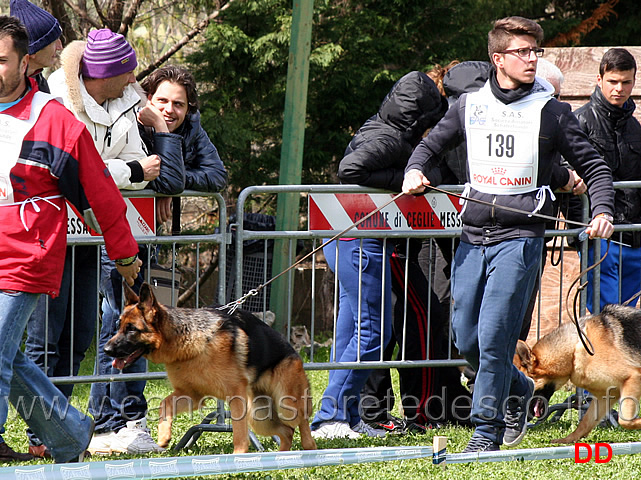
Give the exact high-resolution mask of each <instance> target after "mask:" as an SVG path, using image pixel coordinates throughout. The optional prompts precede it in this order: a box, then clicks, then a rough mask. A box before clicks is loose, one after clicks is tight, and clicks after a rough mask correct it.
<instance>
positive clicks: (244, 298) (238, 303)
mask: <svg viewBox="0 0 641 480" xmlns="http://www.w3.org/2000/svg"><path fill="white" fill-rule="evenodd" d="M427 188H429V189H431V190H434V191H435V192H439V193H444V194H446V195H449V196H453V197H455V198H459V199H461V200H464V201H471V202H474V203H478V204H481V205H486V206H488V207H492V208H498V209H500V210H506V211H509V212H514V213H520V214H523V215H528V216H531V217H537V218H541V219H543V220H550V221H559V222H564V223H566V224H573V225H577V226H579V227H588V226H589V224H586V223H583V222H577V221H574V220H567V219H564V218H559V217H553V216H551V215H544V214H542V213H532V212H528V211H525V210H520V209H518V208H514V207H508V206H505V205H496V204H493V203H490V202H486V201H483V200H479V199H477V198H471V197H466V196H464V195H460V194H457V193H452V192H448V191H447V190H443V189H440V188H438V187H434V186H432V185H428V186H427ZM403 195H405V194H404V193H403V192H401V193H398V194H396V195H394V196H393V197H392V198H391V199H390V200H389V201H388V202H387V203H385V204H383V205H381V206H379V207H377V208H376V209H374V210H373V211H372V212H370V213H369V214H367V215H366V216H364V217H363V218H361V219H360V220H358V221H357V222H354V223H352V224H351V225H350V226H349V227H347V228H346V229H345V230H343V231H342V232H340V233H337V234H336V235H334V236H333V237H332V238H330V239H329V240H327V241H326V242H324V243H322V244H321V245H319V246H318V247H316V248H315V249H313V250H312V251H311V252H309V253H308V254H307V255H305V256H304V257H302V258H301V259H299V260H298V261H296V262H295V263H293V264H292V265H290V266H289V267H287V268H286V269H285V270H283V271H282V272H280V273H279V274H278V275H276V276H274V277H272V278H270V279H269V280H267V281H266V282H265V283H262V284H260V285H259V286H258V287H256V288H252V289H251V290H249V291H248V292H247V293H246V294H245V295H243V296H242V297H240V298H238V299H237V300H233V301H231V302H229V303H227V304H225V305H221V306H220V307H218V310H227V311H228V313H229V314H230V315H231V314H233V313H234V312H235V311H236V310H237V309H238V308H239V307H240V306H241V305H242V304H243V303H245V302H246V301H247V299H248V298H249V297H253V296H256V295H258V293H260V291H261V290H262V289H263V288H265V287H266V286H268V285H269V284H270V283H272V282H273V281H274V280H276V279H278V278H280V277H281V276H283V275H285V274H286V273H287V272H289V271H290V270H291V269H292V268H294V267H296V266H297V265H300V264H301V263H302V262H304V261H305V260H307V259H308V258H309V257H311V256H312V255H314V254H315V253H316V252H318V251H319V250H320V249H321V248H323V247H324V246H325V245H327V244H329V243H331V242H333V241H334V240H336V239H337V238H340V237H342V236H343V235H344V234H346V233H347V232H349V231H350V230H352V229H353V228H355V227H358V226H359V225H360V224H361V223H363V222H364V221H365V220H367V219H368V218H371V217H372V216H373V215H376V214H377V213H378V212H379V211H381V210H382V209H383V208H385V207H387V206H388V205H390V204H392V203H394V202H395V201H396V200H397V199H399V198H400V197H401V196H403ZM608 245H609V243H608ZM605 255H607V251H606V253H605ZM605 255H604V256H603V258H605ZM603 258H602V259H601V261H603ZM601 261H600V262H599V263H601ZM597 265H598V264H597ZM595 266H596V265H595ZM592 268H594V266H593V267H592ZM586 272H587V270H586ZM584 273H585V272H582V273H580V274H579V278H580V277H581V275H583V274H584ZM575 323H576V325H577V328H579V327H578V322H575ZM588 351H589V350H588Z"/></svg>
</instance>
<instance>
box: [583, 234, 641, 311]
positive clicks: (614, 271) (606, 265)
mask: <svg viewBox="0 0 641 480" xmlns="http://www.w3.org/2000/svg"><path fill="white" fill-rule="evenodd" d="M614 237H618V235H615V236H614ZM600 242H601V252H600V253H601V256H603V255H604V254H605V251H606V249H607V248H608V242H607V240H603V239H601V240H600ZM619 255H621V273H620V274H619ZM597 260H598V259H597ZM590 265H594V248H593V247H592V245H590V248H589V249H588V266H590ZM600 267H601V281H600V283H599V288H600V291H601V301H600V305H601V308H603V307H605V306H606V305H607V304H608V303H624V302H626V301H627V300H629V299H630V298H632V297H633V296H634V295H636V294H637V293H639V290H641V248H632V247H624V246H620V245H617V244H616V243H610V250H609V251H608V254H607V256H606V257H605V258H604V259H603V261H602V262H601V265H600ZM619 283H620V284H621V298H619ZM586 291H587V302H586V307H587V309H588V310H589V311H590V312H592V313H595V312H594V310H593V309H592V305H593V295H594V270H590V271H589V272H588V288H587V290H586ZM638 301H639V299H638V298H636V299H635V300H633V301H632V302H630V306H631V307H636V305H637V302H638Z"/></svg>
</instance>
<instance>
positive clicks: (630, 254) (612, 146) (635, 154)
mask: <svg viewBox="0 0 641 480" xmlns="http://www.w3.org/2000/svg"><path fill="white" fill-rule="evenodd" d="M636 73H637V64H636V61H635V60H634V57H633V56H632V54H631V53H630V52H628V51H627V50H626V49H624V48H612V49H610V50H608V51H607V52H606V53H605V54H604V55H603V58H602V59H601V64H600V65H599V74H598V75H597V86H596V88H595V89H594V93H593V94H592V96H591V97H590V101H589V102H588V103H587V104H585V105H584V106H582V107H581V108H579V109H578V110H577V111H576V116H577V118H578V119H579V124H580V125H581V129H582V130H583V131H584V132H585V134H586V135H587V136H588V139H589V140H590V143H591V144H592V145H594V148H596V149H597V151H598V152H599V153H600V154H601V155H603V158H604V159H605V161H606V162H607V163H608V165H609V166H610V169H611V170H612V177H613V179H614V181H626V180H627V181H631V180H641V125H640V124H639V122H638V120H637V119H636V118H634V116H633V115H632V114H633V113H634V109H635V104H634V101H633V100H632V99H631V98H630V96H631V94H632V89H633V88H634V77H635V75H636ZM614 223H615V225H616V224H625V223H641V190H639V189H636V188H623V189H617V190H616V192H615V197H614ZM622 240H623V243H625V244H627V245H630V247H627V246H620V245H615V244H612V245H610V251H609V253H608V255H607V256H606V257H605V259H604V260H603V262H602V263H601V282H600V289H601V302H600V305H601V308H603V306H605V305H606V304H607V303H622V302H625V301H626V300H628V299H630V298H631V297H632V296H634V295H635V294H636V293H637V292H638V291H639V290H640V289H641V274H640V273H639V272H640V271H641V235H639V232H626V233H623V235H622ZM606 248H607V246H606V243H605V241H602V242H601V254H603V252H605V250H606ZM619 255H622V260H621V264H620V265H619ZM593 258H594V254H593V245H591V246H590V248H589V252H588V262H589V263H590V264H592V263H594V260H593ZM592 278H593V272H592V271H590V272H589V273H588V289H587V293H588V298H587V308H588V310H590V311H591V312H594V311H595V310H593V306H592V301H593V298H592V294H593V290H594V289H593V283H592V282H593V279H592ZM619 285H620V286H621V296H619ZM637 301H638V300H635V301H634V303H633V306H634V305H636V303H637Z"/></svg>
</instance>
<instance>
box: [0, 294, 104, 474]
mask: <svg viewBox="0 0 641 480" xmlns="http://www.w3.org/2000/svg"><path fill="white" fill-rule="evenodd" d="M39 297H40V294H35V293H25V292H13V291H8V290H0V434H1V433H4V431H5V430H4V425H5V422H6V421H7V416H8V412H9V404H8V402H7V399H9V401H10V402H11V403H12V404H13V405H14V407H16V410H17V411H18V413H19V414H20V416H22V418H24V420H25V421H26V423H27V425H28V426H29V428H31V429H32V430H33V431H34V433H35V434H36V435H38V437H40V438H41V439H42V441H43V442H45V444H46V445H47V446H48V447H49V450H50V451H51V455H52V456H53V458H54V459H55V460H56V461H57V462H66V461H69V460H71V459H73V458H75V457H77V456H78V455H79V454H80V453H81V452H83V451H84V449H85V448H86V447H87V445H88V444H89V440H90V439H91V434H92V431H91V422H92V420H91V418H90V417H88V416H86V415H84V414H82V413H81V412H79V411H78V410H76V409H75V408H73V407H72V406H70V405H69V403H68V402H67V400H66V399H65V398H64V396H63V395H61V393H60V390H58V389H57V388H56V386H55V385H54V384H53V383H51V380H50V379H49V378H48V377H47V376H46V375H45V373H44V372H43V371H42V370H41V369H40V368H39V367H38V366H37V365H36V364H35V363H33V361H32V360H30V359H29V358H28V357H27V356H26V355H25V354H24V353H22V351H21V350H20V344H21V343H22V336H23V334H24V332H25V328H26V327H27V321H28V320H29V317H30V316H31V314H32V313H33V310H34V309H35V307H36V303H37V302H38V298H39Z"/></svg>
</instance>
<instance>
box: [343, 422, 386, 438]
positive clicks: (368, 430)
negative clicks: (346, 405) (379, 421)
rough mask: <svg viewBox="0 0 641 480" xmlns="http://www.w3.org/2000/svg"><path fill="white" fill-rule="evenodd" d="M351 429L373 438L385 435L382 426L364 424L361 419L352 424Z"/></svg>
mask: <svg viewBox="0 0 641 480" xmlns="http://www.w3.org/2000/svg"><path fill="white" fill-rule="evenodd" d="M352 430H354V431H355V432H356V433H360V434H362V435H367V436H368V437H373V438H381V437H384V436H385V435H387V431H385V430H383V429H382V428H374V427H372V426H370V425H368V424H366V423H365V422H364V421H363V420H361V421H360V422H358V423H357V424H356V425H354V426H353V427H352Z"/></svg>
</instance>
